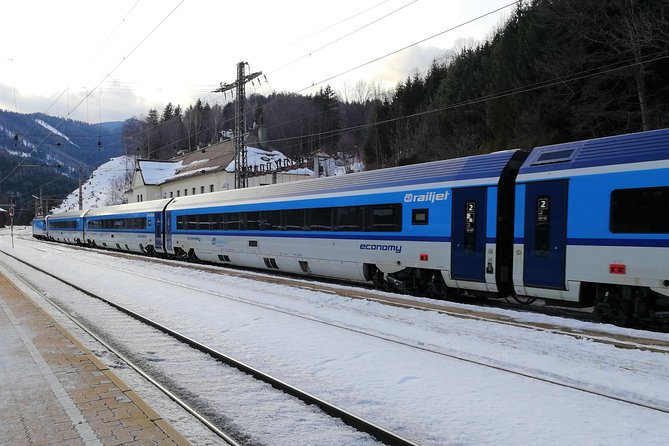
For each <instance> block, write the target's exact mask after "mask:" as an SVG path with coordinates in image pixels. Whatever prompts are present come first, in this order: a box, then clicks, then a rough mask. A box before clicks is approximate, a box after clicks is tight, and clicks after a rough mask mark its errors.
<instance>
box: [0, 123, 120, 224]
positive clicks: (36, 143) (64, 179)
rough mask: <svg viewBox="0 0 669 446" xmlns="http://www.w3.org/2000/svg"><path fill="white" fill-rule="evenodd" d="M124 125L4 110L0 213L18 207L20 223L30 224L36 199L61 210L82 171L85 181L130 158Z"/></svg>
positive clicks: (0, 132) (0, 139)
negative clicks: (104, 166)
mask: <svg viewBox="0 0 669 446" xmlns="http://www.w3.org/2000/svg"><path fill="white" fill-rule="evenodd" d="M123 124H124V123H122V122H108V123H102V124H94V125H93V124H87V123H84V122H80V121H73V120H70V119H62V118H58V117H54V116H48V115H45V114H42V113H33V114H20V113H13V112H9V111H6V110H0V207H3V205H4V206H6V205H8V204H9V203H10V202H12V201H13V202H15V203H16V211H17V217H16V223H17V224H26V223H28V222H30V220H31V219H32V217H33V215H34V212H35V201H36V200H35V198H33V196H39V195H40V193H41V194H42V196H43V197H44V202H45V205H46V206H47V207H50V205H52V204H59V203H60V202H61V201H62V199H63V197H65V196H66V195H67V194H68V193H69V192H71V191H72V190H74V189H76V188H77V186H78V181H79V172H80V169H79V166H81V175H82V178H84V179H85V178H87V177H88V176H89V175H90V173H91V172H92V171H93V170H95V168H97V167H98V166H100V165H101V164H103V163H105V162H107V161H108V160H109V159H110V158H112V157H117V156H118V155H119V154H120V153H124V152H125V150H124V148H123V144H122V141H123V138H122V135H123ZM98 142H100V145H98ZM47 200H48V201H47Z"/></svg>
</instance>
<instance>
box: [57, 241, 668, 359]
mask: <svg viewBox="0 0 669 446" xmlns="http://www.w3.org/2000/svg"><path fill="white" fill-rule="evenodd" d="M68 248H74V249H77V250H84V251H92V252H98V253H100V252H104V253H105V254H107V255H111V256H115V257H118V258H124V259H132V260H139V261H143V262H149V263H161V264H166V265H173V266H179V267H182V268H188V269H192V270H197V271H207V272H210V273H213V274H218V275H226V276H236V277H241V278H247V279H253V280H259V281H265V282H268V283H271V284H282V285H287V286H291V287H298V288H303V289H306V290H312V291H320V292H325V293H331V294H334V295H339V296H343V297H348V298H351V299H365V300H370V301H374V302H379V303H383V304H387V305H393V306H397V307H403V308H411V309H417V310H426V311H436V312H438V313H442V314H447V315H449V316H454V317H459V318H465V319H473V320H481V321H487V322H492V323H496V324H502V325H508V326H514V327H521V328H527V329H532V330H538V331H545V332H550V333H554V334H559V335H564V336H570V337H573V338H577V339H587V340H590V341H592V342H595V343H601V344H606V345H613V346H615V347H618V348H624V349H635V350H647V351H652V352H658V353H669V341H663V340H660V339H657V338H654V337H653V336H652V335H651V336H645V333H649V334H652V333H653V332H646V331H644V330H635V331H636V332H637V333H636V334H627V333H621V332H618V333H612V332H611V326H610V325H608V324H594V323H593V324H591V325H592V327H589V328H583V327H573V326H571V325H570V324H569V323H566V322H568V321H569V319H576V320H579V321H584V322H594V319H593V318H592V317H591V315H590V314H588V313H585V312H583V311H579V310H577V309H568V308H556V307H544V306H536V305H528V306H520V305H516V304H508V305H504V304H502V305H500V304H499V302H495V303H493V304H491V303H490V302H487V301H486V302H484V301H482V300H481V299H473V300H470V301H464V300H463V301H462V302H451V301H437V300H434V299H427V298H421V297H415V296H407V295H401V294H394V293H387V292H382V291H377V290H374V289H371V288H364V287H363V286H362V285H357V286H355V285H351V284H350V283H346V284H342V283H337V282H333V281H313V280H308V279H304V278H296V277H293V276H289V275H278V274H273V273H267V272H264V271H263V272H257V271H250V270H244V269H238V268H230V267H226V266H221V265H206V264H201V263H186V262H181V261H176V260H171V259H162V258H158V257H146V256H141V255H137V254H134V253H124V252H118V251H106V250H105V251H100V250H99V249H95V250H91V249H90V248H87V247H82V246H75V245H71V246H68ZM500 308H501V309H503V310H508V311H507V312H506V313H502V312H495V311H492V310H494V309H500ZM528 313H529V314H537V315H544V316H553V317H554V318H553V320H552V321H551V322H550V323H549V322H545V321H528V320H527V318H525V317H518V316H525V315H526V314H528ZM561 319H562V320H561ZM598 325H599V326H601V328H600V327H598Z"/></svg>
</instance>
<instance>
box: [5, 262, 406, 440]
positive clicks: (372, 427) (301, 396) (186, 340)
mask: <svg viewBox="0 0 669 446" xmlns="http://www.w3.org/2000/svg"><path fill="white" fill-rule="evenodd" d="M0 253H2V254H4V255H6V256H8V257H11V258H12V259H14V260H16V261H18V262H20V263H22V264H23V265H25V266H27V267H29V268H32V269H34V270H36V271H39V272H40V273H42V274H44V275H47V276H49V277H51V278H52V279H54V280H57V281H59V282H61V283H62V284H65V285H67V286H68V287H70V288H72V289H74V290H76V291H78V292H80V293H82V294H85V295H86V296H88V297H91V298H93V299H95V300H98V301H100V302H103V303H104V304H106V305H108V306H110V307H112V308H114V309H115V310H117V311H118V312H121V313H123V314H124V315H126V316H129V317H131V318H132V319H134V320H136V321H139V322H141V323H142V324H144V325H146V326H149V327H151V328H153V329H155V330H157V331H159V332H160V333H163V334H165V335H168V336H170V337H172V338H173V339H176V340H177V341H179V342H180V343H182V344H184V345H186V346H188V347H189V348H191V349H193V350H196V351H198V352H201V353H204V354H206V355H208V356H209V357H211V358H214V359H215V360H216V361H218V362H220V363H222V364H225V365H227V366H229V367H232V368H234V369H236V370H238V371H240V372H242V373H244V374H246V375H248V376H251V377H252V378H253V379H255V380H258V381H260V382H263V383H265V384H268V385H270V386H271V387H273V388H274V389H277V390H279V391H281V392H283V393H285V394H287V395H290V396H291V397H294V398H296V399H298V400H300V401H302V402H303V403H304V404H306V405H307V406H315V407H318V408H319V409H320V410H321V411H322V412H323V413H325V414H327V415H329V416H330V417H333V418H336V419H339V420H341V421H342V422H343V423H344V424H346V425H348V426H351V427H352V428H354V429H356V430H357V431H359V432H361V433H364V434H367V435H369V436H371V437H373V438H375V439H377V440H378V441H380V442H382V443H383V444H387V445H391V446H416V443H414V442H412V441H410V440H408V439H406V438H403V437H402V436H400V435H398V434H396V433H393V432H391V431H390V430H387V429H385V428H383V427H381V426H379V425H377V424H375V423H372V422H370V421H368V420H366V419H364V418H362V417H359V416H357V415H355V414H353V413H351V412H349V411H347V410H345V409H343V408H340V407H338V406H337V405H335V404H332V403H329V402H327V401H325V400H323V399H321V398H318V397H317V396H315V395H312V394H310V393H309V392H305V391H303V390H300V389H298V388H297V387H294V386H292V385H290V384H288V383H286V382H284V381H282V380H280V379H278V378H275V377H273V376H272V375H270V374H268V373H265V372H263V371H261V370H259V369H257V368H254V367H252V366H250V365H248V364H245V363H244V362H241V361H238V360H237V359H235V358H233V357H231V356H229V355H226V354H224V353H222V352H220V351H217V350H216V349H213V348H210V347H208V346H207V345H204V344H203V343H200V342H198V341H196V340H194V339H192V338H190V337H188V336H185V335H183V334H181V333H179V332H178V331H176V330H173V329H171V328H169V327H167V326H165V325H163V324H160V323H158V322H156V321H154V320H152V319H150V318H148V317H146V316H143V315H141V314H139V313H137V312H135V311H132V310H130V309H128V308H125V307H124V306H122V305H119V304H117V303H115V302H113V301H111V300H109V299H106V298H105V297H103V296H100V295H98V294H96V293H94V292H91V291H89V290H87V289H85V288H83V287H81V286H78V285H76V284H74V283H71V282H69V281H67V280H64V279H62V278H60V277H58V276H57V275H55V274H52V273H50V272H49V271H46V270H45V269H42V268H39V267H36V266H34V265H31V264H29V263H27V262H25V261H23V260H22V259H20V258H18V257H16V256H14V255H11V254H9V253H7V252H5V251H2V250H0ZM73 260H74V259H73ZM118 270H119V271H123V270H121V269H118ZM124 272H128V273H132V272H129V271H124ZM145 277H146V278H150V277H148V276H145ZM21 280H23V282H24V283H25V284H26V285H27V286H29V287H31V288H33V287H32V285H31V284H30V283H28V282H27V281H26V280H24V279H21ZM154 280H157V279H154ZM33 289H34V288H33ZM46 299H47V301H48V302H49V303H50V304H51V305H53V306H54V308H56V309H57V310H58V311H59V312H61V313H62V314H64V315H65V316H66V317H67V318H68V319H70V320H72V321H73V322H74V323H75V324H77V325H78V326H79V327H81V328H82V329H83V330H84V331H86V332H87V333H89V335H91V336H93V337H94V338H95V339H96V340H97V341H98V342H100V343H101V344H102V345H104V346H105V348H107V349H108V350H110V351H111V352H113V353H114V354H116V356H118V357H119V358H120V359H122V361H123V362H125V363H126V364H128V365H129V366H130V367H131V368H133V369H134V370H136V371H137V372H138V373H140V374H141V375H142V376H143V377H144V378H145V379H147V380H148V381H150V382H151V383H152V384H153V385H155V386H156V387H157V388H158V389H159V390H161V391H162V392H164V393H165V395H167V396H168V397H169V398H170V399H171V400H173V401H174V402H176V403H177V404H178V405H179V406H181V407H182V408H183V409H184V410H186V411H187V412H189V413H190V414H191V415H193V416H194V417H195V418H197V419H198V420H199V421H200V422H202V423H203V424H204V425H205V426H206V427H207V428H209V429H210V430H211V431H212V432H213V433H214V434H216V435H217V436H218V437H219V438H221V439H222V440H223V441H225V442H226V444H230V445H241V444H245V442H244V441H237V440H236V439H235V438H234V437H235V435H234V434H229V433H227V432H225V430H224V429H222V428H220V427H218V426H217V423H216V422H215V421H213V420H211V419H209V418H208V417H207V416H206V415H203V414H201V413H200V412H199V411H198V409H197V408H195V407H194V406H193V405H191V404H189V403H188V402H187V399H185V398H183V397H181V396H179V394H178V391H174V390H170V389H169V388H168V387H169V386H168V385H165V384H162V383H161V382H160V381H161V380H160V378H157V377H154V376H151V374H150V373H149V372H147V371H146V370H144V369H143V368H142V367H141V366H139V365H137V364H136V362H134V361H133V360H131V359H129V358H128V357H126V356H125V355H124V354H123V353H122V352H121V351H119V349H118V348H115V347H114V346H113V345H111V344H110V343H109V342H106V341H105V340H104V336H101V335H99V334H96V330H95V329H93V328H91V327H90V326H87V325H86V324H85V323H82V322H81V321H80V320H79V319H78V318H77V317H76V316H74V315H73V314H71V313H70V312H68V311H67V310H66V309H64V308H63V307H62V306H60V305H58V304H57V303H56V302H55V301H54V300H53V299H50V298H48V297H46Z"/></svg>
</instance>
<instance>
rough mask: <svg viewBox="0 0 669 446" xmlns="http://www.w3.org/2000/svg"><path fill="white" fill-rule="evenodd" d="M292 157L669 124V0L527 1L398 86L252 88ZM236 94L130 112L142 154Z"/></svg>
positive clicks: (212, 134)
mask: <svg viewBox="0 0 669 446" xmlns="http://www.w3.org/2000/svg"><path fill="white" fill-rule="evenodd" d="M246 110H247V111H248V115H247V123H248V125H249V127H250V126H251V125H252V124H253V123H254V122H259V121H260V120H262V121H263V123H264V124H265V125H266V126H267V128H268V131H269V139H270V144H271V146H272V147H273V148H276V149H278V150H281V151H283V152H284V153H286V154H287V155H288V156H305V155H308V154H309V153H312V152H314V151H317V150H322V151H326V152H331V153H333V152H338V151H342V152H359V153H360V155H361V156H362V157H363V159H364V161H365V163H366V167H367V168H368V169H373V168H380V167H389V166H394V165H400V164H407V163H415V162H421V161H428V160H434V159H444V158H452V157H456V156H463V155H469V154H476V153H485V152H490V151H495V150H502V149H508V148H531V147H534V146H538V145H544V144H553V143H560V142H564V141H570V140H578V139H585V138H594V137H601V136H608V135H614V134H621V133H629V132H636V131H642V130H650V129H655V128H663V127H667V125H668V124H669V0H531V1H529V0H528V1H523V2H520V3H519V4H518V6H517V7H516V9H515V10H514V11H513V13H511V14H510V17H509V19H508V20H507V21H506V22H505V23H504V24H503V25H502V26H500V27H499V29H497V30H494V31H493V32H492V33H491V37H490V38H489V39H488V40H486V41H485V42H480V43H476V44H471V45H467V46H463V47H462V48H458V49H456V50H454V51H453V52H451V53H448V54H445V55H444V57H443V58H441V59H438V60H435V61H434V62H433V63H432V66H431V67H430V69H429V70H428V71H427V73H410V74H408V76H407V79H406V80H405V81H404V82H402V83H401V84H399V85H397V87H396V88H395V89H394V90H392V91H383V90H382V89H380V88H378V87H375V86H374V85H370V84H366V83H364V82H361V83H359V84H357V85H356V86H355V87H354V88H351V89H349V90H348V91H344V92H336V91H334V90H333V89H332V88H331V87H330V86H325V87H321V88H320V90H319V91H318V92H317V93H315V94H312V95H299V94H294V93H287V92H275V93H272V94H271V95H269V96H262V95H252V96H250V97H249V98H247V105H246ZM233 125H234V103H228V104H226V105H225V106H220V105H217V104H216V105H213V106H212V105H210V104H208V103H205V102H203V101H202V100H198V101H197V102H196V103H195V104H193V105H190V106H188V107H187V108H186V109H182V108H181V107H180V106H175V105H173V104H168V105H167V106H165V108H164V109H163V110H161V111H158V110H156V109H152V110H149V112H148V114H147V115H146V116H145V117H143V118H142V119H136V120H131V121H129V122H128V123H127V125H126V128H125V129H124V136H125V138H126V141H130V143H131V144H134V145H135V146H136V147H137V148H138V151H139V152H140V155H141V156H143V157H146V158H153V159H167V158H170V157H172V156H174V155H175V154H176V153H177V151H179V150H182V149H193V148H195V147H198V146H199V145H206V144H208V143H210V142H213V141H217V140H218V139H219V136H220V134H221V132H222V131H225V130H228V129H231V128H232V127H233Z"/></svg>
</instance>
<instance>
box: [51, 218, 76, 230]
mask: <svg viewBox="0 0 669 446" xmlns="http://www.w3.org/2000/svg"><path fill="white" fill-rule="evenodd" d="M49 227H50V228H52V229H77V221H76V220H65V221H50V222H49Z"/></svg>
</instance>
